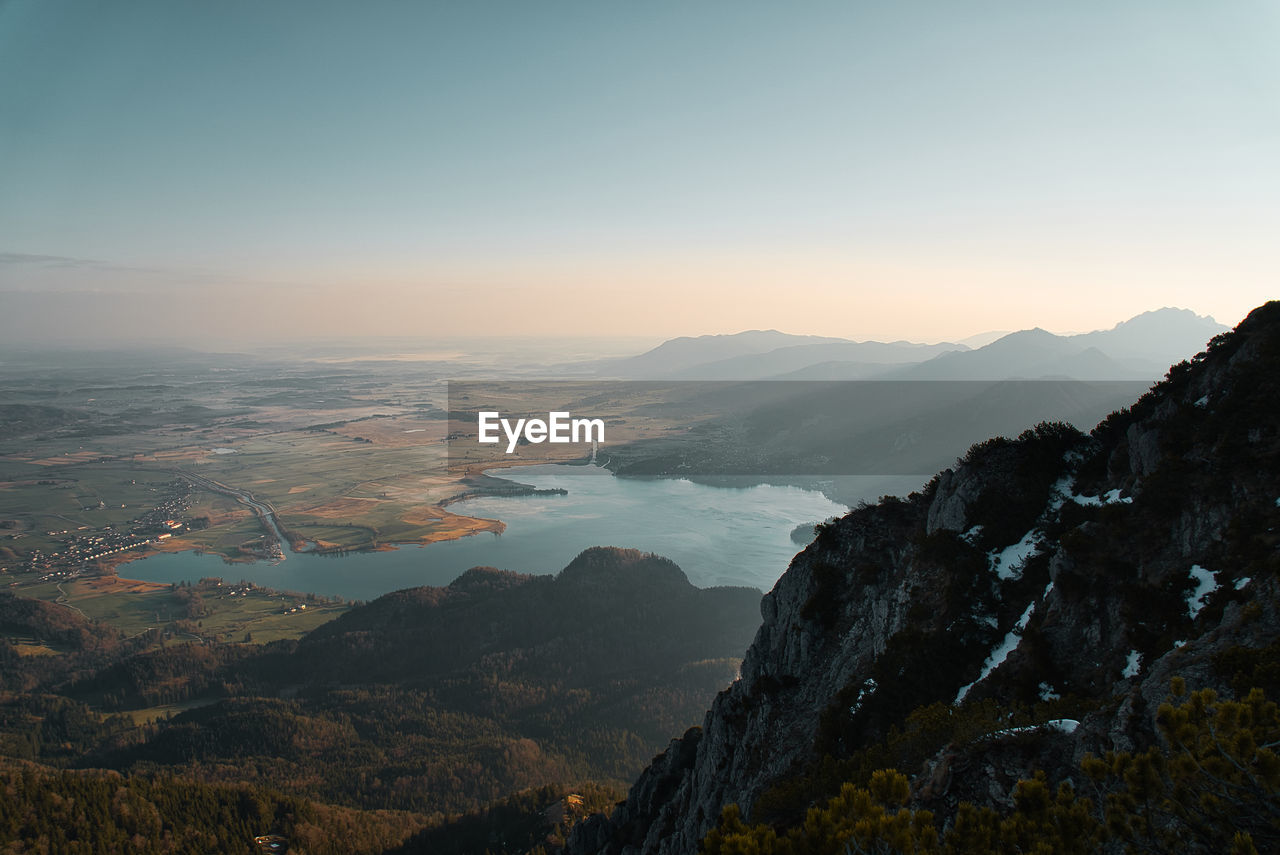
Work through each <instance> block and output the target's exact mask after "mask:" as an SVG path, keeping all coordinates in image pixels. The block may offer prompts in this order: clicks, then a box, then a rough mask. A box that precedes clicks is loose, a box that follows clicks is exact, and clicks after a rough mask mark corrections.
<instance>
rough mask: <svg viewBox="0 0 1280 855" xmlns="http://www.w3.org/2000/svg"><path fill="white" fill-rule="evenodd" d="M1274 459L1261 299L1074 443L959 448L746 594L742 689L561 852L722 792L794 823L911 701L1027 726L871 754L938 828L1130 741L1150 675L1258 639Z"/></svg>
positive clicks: (1279, 379)
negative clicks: (1029, 781)
mask: <svg viewBox="0 0 1280 855" xmlns="http://www.w3.org/2000/svg"><path fill="white" fill-rule="evenodd" d="M1278 464H1280V303H1269V304H1267V305H1266V306H1263V307H1261V308H1259V309H1257V310H1256V311H1254V312H1253V313H1252V314H1251V315H1250V316H1249V317H1248V318H1247V319H1246V320H1245V321H1244V322H1242V323H1241V325H1240V326H1239V327H1238V328H1237V329H1236V330H1235V331H1233V332H1230V333H1226V334H1224V335H1221V336H1218V337H1216V338H1215V339H1214V340H1213V341H1212V342H1210V344H1209V347H1208V349H1207V350H1206V351H1205V352H1204V353H1202V354H1200V355H1199V356H1197V357H1196V358H1195V359H1194V360H1192V361H1191V362H1189V363H1182V364H1180V365H1177V366H1174V368H1172V369H1171V370H1170V372H1169V375H1168V376H1167V378H1166V379H1165V380H1164V381H1162V382H1161V383H1159V384H1157V385H1156V386H1155V387H1153V389H1152V390H1151V391H1150V392H1149V393H1148V394H1146V395H1145V396H1144V397H1142V398H1141V399H1140V400H1139V401H1137V402H1136V403H1135V404H1134V405H1133V406H1132V407H1130V408H1128V409H1126V410H1123V411H1120V412H1117V413H1115V414H1113V415H1112V416H1110V417H1109V418H1107V419H1106V420H1105V421H1103V422H1102V423H1101V424H1100V425H1098V426H1097V427H1096V428H1095V429H1094V430H1093V431H1092V433H1091V434H1089V435H1084V434H1081V433H1080V432H1078V431H1076V430H1075V429H1073V428H1071V427H1069V426H1066V425H1041V426H1040V427H1038V428H1037V429H1035V430H1033V431H1028V432H1027V433H1025V434H1023V435H1022V436H1021V437H1019V438H1017V439H1014V440H1009V439H995V440H991V441H988V442H985V443H982V444H980V445H977V446H974V448H973V449H971V450H970V452H969V454H968V455H967V456H966V457H965V458H964V459H963V460H961V461H958V463H957V465H956V466H955V467H953V468H951V469H948V470H946V471H944V472H942V473H941V474H940V475H938V476H937V477H936V478H934V479H933V480H932V481H931V482H930V483H929V484H928V485H927V486H925V487H924V488H923V489H922V490H921V491H919V492H918V493H913V494H912V495H910V496H908V497H907V498H905V499H886V500H883V501H882V502H881V503H879V504H877V505H874V506H869V507H862V508H859V509H857V510H854V511H852V512H851V513H849V514H848V515H847V516H845V517H844V518H843V519H840V520H838V521H836V522H833V523H831V524H828V525H826V526H823V527H822V528H821V530H820V531H819V533H818V535H817V537H816V538H815V540H814V541H813V543H812V544H810V545H809V546H808V548H806V549H805V550H804V551H803V552H802V553H800V554H799V555H797V556H796V558H795V559H794V560H793V561H792V563H791V566H790V567H789V569H788V570H787V572H786V574H785V575H784V576H783V577H782V578H781V579H780V580H779V581H778V583H777V585H776V586H775V588H774V589H773V590H772V591H771V592H770V593H769V594H767V595H766V596H765V598H764V600H763V602H762V605H761V611H762V614H763V624H762V626H761V627H760V629H759V631H758V633H757V635H756V637H755V640H754V642H753V643H752V645H751V647H750V649H749V650H748V652H747V655H746V658H745V660H744V662H743V665H742V670H741V677H740V679H738V680H737V682H735V683H734V684H733V685H732V686H731V687H730V688H729V689H727V690H726V691H724V692H722V693H721V694H720V695H719V697H718V698H717V699H716V700H715V702H714V705H713V706H712V708H711V710H710V711H709V712H708V713H707V715H706V718H705V721H704V724H703V726H702V727H701V728H695V729H693V730H690V731H689V732H688V733H686V734H685V735H684V736H683V737H682V738H680V739H677V740H674V741H673V742H672V743H671V745H670V747H669V748H668V750H667V751H666V752H665V753H664V754H662V755H660V756H658V757H657V758H655V760H654V762H653V764H652V765H651V766H650V767H649V769H648V770H646V772H645V773H644V774H643V775H642V776H641V778H640V779H639V780H638V781H637V782H636V784H635V785H634V787H633V788H632V790H631V792H630V795H629V797H628V798H627V800H626V802H625V803H622V804H621V805H619V806H618V807H617V809H616V810H615V811H614V812H613V814H612V815H611V816H609V817H605V816H603V815H600V816H596V817H593V818H591V819H589V820H588V821H586V822H584V823H582V824H581V825H580V826H579V827H578V828H577V830H576V831H575V834H574V837H573V839H572V841H571V845H570V848H571V851H573V852H575V853H580V855H585V853H594V852H602V853H639V852H643V853H663V855H668V854H669V855H675V854H676V853H693V852H695V851H697V848H698V842H699V840H700V839H701V838H702V837H703V835H705V833H706V832H707V831H708V830H709V829H710V828H711V827H713V826H714V825H715V823H716V822H717V820H718V818H719V816H720V814H721V811H722V809H723V808H724V807H725V806H726V805H728V804H730V803H735V804H737V805H739V807H740V808H741V810H742V812H743V815H744V816H745V817H746V818H748V819H749V820H755V821H760V820H762V819H763V820H769V821H772V820H775V819H776V820H779V821H783V822H785V821H786V820H787V819H788V818H790V819H792V820H794V819H795V817H796V815H797V813H802V812H803V810H804V808H805V807H806V806H807V805H808V804H812V803H814V802H816V801H818V800H819V799H820V798H821V797H823V796H824V795H829V794H830V793H829V791H824V789H823V787H824V779H825V778H830V776H831V774H832V773H831V772H830V770H832V769H835V770H845V771H847V770H849V769H852V768H854V766H855V765H856V762H857V758H858V757H860V756H862V755H863V754H865V753H866V752H868V751H869V750H870V748H871V747H872V746H876V745H885V744H890V743H892V740H894V739H897V740H898V742H896V743H892V744H901V743H902V741H903V740H902V739H901V738H900V734H901V733H902V731H903V729H904V728H905V729H907V730H910V728H908V727H907V725H906V724H905V723H906V722H907V721H908V717H909V716H912V715H913V713H914V715H915V718H913V719H911V721H914V722H919V721H922V720H923V716H924V715H925V712H927V711H930V710H932V713H931V714H932V715H934V716H935V717H937V716H941V717H943V718H946V717H951V718H953V719H957V720H959V719H960V718H963V717H964V716H966V715H968V716H969V718H970V719H973V718H974V714H972V713H969V712H966V711H973V710H980V709H992V710H1000V711H1001V712H1000V713H998V714H997V715H996V719H998V718H999V716H1001V715H1005V713H1004V712H1003V711H1004V710H1021V711H1023V719H1022V720H1026V721H1030V722H1031V724H1029V725H1028V726H1027V727H1029V728H1030V730H1029V731H1028V730H1021V731H1020V734H1021V735H1023V736H1025V734H1026V733H1028V732H1031V733H1034V735H1035V737H1036V738H1034V739H1028V738H1019V739H1016V740H1015V739H1007V738H1003V737H1002V734H1003V733H1006V731H1001V730H998V729H997V728H996V727H995V726H994V725H992V726H991V727H989V728H988V732H986V733H982V734H970V735H969V737H968V738H965V739H957V738H956V736H955V732H954V729H953V730H952V731H945V729H944V730H940V731H939V732H947V733H948V735H947V737H946V738H945V739H942V738H939V740H938V741H937V744H928V741H927V731H928V729H927V728H923V727H917V731H918V732H919V733H925V734H926V735H925V736H920V737H919V738H918V739H917V743H918V744H916V745H914V747H913V750H914V751H915V754H914V755H912V754H911V753H910V752H906V753H899V754H898V755H892V754H885V755H883V756H884V757H886V758H888V761H889V762H890V763H893V762H897V763H899V764H905V763H907V762H908V760H904V759H903V758H910V757H914V760H913V761H911V762H914V763H915V766H914V767H910V768H903V771H904V772H907V773H909V774H910V775H911V776H912V804H913V806H925V807H929V808H930V809H932V810H934V811H935V813H937V814H939V815H940V816H942V817H943V818H944V819H945V817H946V816H947V815H948V812H949V811H954V809H955V807H956V805H957V804H958V803H959V802H960V801H961V800H967V801H975V802H978V803H985V804H990V805H992V806H997V807H998V806H1000V805H1001V804H1007V803H1008V801H1009V798H1010V789H1011V787H1012V785H1013V783H1014V782H1015V781H1017V780H1018V778H1019V777H1024V776H1026V775H1028V774H1030V772H1031V771H1032V769H1036V768H1039V769H1045V770H1047V771H1048V772H1049V773H1050V774H1051V775H1052V774H1054V773H1055V772H1058V773H1063V774H1065V773H1066V771H1067V770H1069V769H1070V768H1072V764H1075V763H1078V762H1079V760H1080V758H1081V757H1082V756H1083V755H1084V753H1085V752H1086V751H1095V752H1097V751H1105V750H1108V749H1120V750H1124V749H1129V748H1131V747H1134V746H1137V745H1142V744H1145V743H1147V742H1150V741H1151V739H1152V738H1153V724H1152V717H1153V713H1154V710H1155V707H1156V705H1158V704H1159V703H1160V701H1161V700H1163V699H1164V698H1165V697H1166V695H1167V693H1168V688H1169V680H1170V678H1171V676H1173V675H1175V674H1177V675H1182V676H1184V677H1185V678H1186V679H1187V681H1188V683H1190V684H1192V685H1194V686H1197V687H1199V686H1212V687H1216V688H1218V689H1220V690H1222V691H1224V692H1226V693H1230V691H1231V690H1232V685H1233V680H1236V679H1237V678H1239V676H1240V675H1239V673H1238V671H1239V669H1240V668H1241V667H1245V666H1246V665H1247V664H1248V662H1249V661H1252V660H1249V657H1248V656H1243V658H1242V654H1241V651H1246V652H1247V651H1258V650H1262V649H1265V648H1267V647H1268V645H1272V644H1273V643H1274V642H1275V641H1276V638H1277V632H1276V631H1277V617H1276V616H1277V614H1280V612H1278V611H1277V608H1276V606H1277V603H1276V599H1277V594H1278V591H1277V578H1278V577H1277V571H1278V570H1280V553H1278V552H1277V543H1278V538H1277V535H1276V533H1275V532H1276V528H1277V526H1280V465H1278ZM1242 662H1244V663H1245V665H1241V664H1240V663H1242ZM1232 663H1235V664H1234V665H1233V664H1232ZM1233 668H1234V669H1235V670H1234V671H1233ZM1256 671H1257V669H1255V672H1256ZM1254 676H1258V674H1257V673H1255V674H1254ZM1264 676H1265V675H1264ZM1273 676H1274V675H1273ZM1255 682H1257V681H1255ZM983 705H985V706H983ZM977 718H978V719H981V716H977ZM920 757H923V758H924V762H923V763H920V762H919V759H920ZM842 764H843V765H842Z"/></svg>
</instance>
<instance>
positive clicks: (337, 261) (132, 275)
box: [0, 0, 1280, 343]
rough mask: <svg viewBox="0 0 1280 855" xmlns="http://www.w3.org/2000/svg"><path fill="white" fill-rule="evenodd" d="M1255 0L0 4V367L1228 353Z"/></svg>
mask: <svg viewBox="0 0 1280 855" xmlns="http://www.w3.org/2000/svg"><path fill="white" fill-rule="evenodd" d="M1278 44H1280V4H1277V3H1275V2H1274V0H1221V2H1185V0H1107V2H1098V1H1097V0H1080V2H1073V3H1048V2H1038V0H1033V2H1027V0H1019V2H981V0H975V2H966V3H955V2H946V0H941V1H940V2H923V0H904V2H894V3H870V2H858V0H845V2H822V0H816V1H815V2H805V3H776V2H771V3H760V2H752V1H751V0H732V2H729V1H728V0H726V1H725V2H711V0H705V1H704V2H698V1H697V0H683V2H665V0H647V1H646V2H622V0H612V1H610V0H593V2H570V0H546V2H529V0H510V2H503V1H502V0H467V2H463V0H457V2H445V0H440V1H439V2H426V0H423V1H422V2H404V0H396V2H378V0H369V2H358V3H357V2H350V3H327V2H322V1H321V0H303V1H302V2H293V0H273V2H266V3H264V2H260V0H255V2H236V0H220V2H217V3H206V2H182V0H158V2H142V0H135V1H134V2H131V0H117V2H88V0H85V2H72V0H66V2H62V1H61V0H0V336H2V337H3V338H4V339H6V340H9V341H25V340H33V341H49V342H75V341H95V342H97V341H115V340H126V341H131V340H142V339H156V340H161V339H173V340H180V341H186V342H195V343H200V342H217V341H241V342H247V343H253V342H279V341H286V342H287V341H289V340H293V339H299V338H311V339H324V338H337V337H342V336H366V335H392V336H423V337H426V338H430V337H439V336H446V335H447V336H467V335H486V334H487V335H527V336H545V337H550V338H555V337H566V338H567V337H574V336H605V337H608V336H618V337H622V336H640V337H664V336H673V335H697V334H704V333H728V332H736V331H739V330H743V329H755V328H777V329H782V330H785V331H788V332H795V333H811V334H821V335H835V336H845V337H850V338H857V339H869V338H874V339H899V338H906V339H912V340H927V341H937V340H956V339H959V338H962V337H965V336H969V335H972V334H974V333H979V332H982V331H984V330H991V329H1020V328H1028V327H1032V326H1041V327H1045V328H1047V329H1051V330H1055V331H1066V330H1089V329H1097V328H1104V327H1110V326H1112V325H1114V324H1115V323H1117V322H1118V321H1121V320H1124V319H1126V318H1128V317H1131V316H1133V315H1135V314H1138V313H1140V312H1142V311H1145V310H1149V309H1155V308H1159V307H1162V306H1178V307H1182V308H1189V309H1192V310H1194V311H1196V312H1197V313H1199V314H1209V315H1213V316H1214V317H1215V318H1217V319H1218V320H1219V321H1221V322H1223V323H1227V324H1235V323H1236V322H1238V321H1239V320H1240V318H1242V317H1243V316H1244V315H1245V314H1246V313H1247V312H1248V311H1249V310H1250V309H1251V308H1253V307H1254V306H1256V305H1258V304H1260V303H1262V302H1264V301H1265V300H1267V299H1269V298H1271V297H1274V296H1276V294H1277V291H1278V290H1280V289H1277V287H1276V283H1277V281H1280V278H1278V276H1277V274H1280V241H1277V240H1276V237H1275V236H1276V235H1277V234H1280V157H1277V154H1278V153H1280V51H1278V50H1276V45H1278Z"/></svg>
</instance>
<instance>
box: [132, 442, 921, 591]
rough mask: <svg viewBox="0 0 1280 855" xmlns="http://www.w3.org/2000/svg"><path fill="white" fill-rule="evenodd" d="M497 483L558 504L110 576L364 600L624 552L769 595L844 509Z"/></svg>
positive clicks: (499, 504)
mask: <svg viewBox="0 0 1280 855" xmlns="http://www.w3.org/2000/svg"><path fill="white" fill-rule="evenodd" d="M506 473H511V474H510V476H509V477H511V479H512V480H518V481H519V482H520V483H522V484H529V485H532V486H534V487H537V488H540V489H553V488H563V489H565V490H567V491H568V494H567V495H538V496H521V497H485V498H476V499H469V500H467V501H465V502H458V503H457V504H454V505H451V506H450V508H449V510H451V511H454V512H455V513H459V514H465V515H468V516H477V517H489V518H494V519H500V520H502V521H503V522H505V523H506V524H507V528H506V531H505V532H504V533H502V534H501V535H493V534H477V535H472V536H470V537H464V538H462V539H460V540H452V541H446V542H443V543H433V544H430V545H427V546H402V547H401V548H399V549H396V550H394V551H387V552H364V553H348V554H346V555H342V556H328V557H326V556H322V555H311V554H307V553H298V552H291V553H289V557H288V560H286V561H284V562H282V563H279V564H268V563H257V564H235V565H231V564H226V563H224V562H223V561H222V559H221V558H220V557H218V556H216V555H198V554H196V553H194V552H174V553H164V554H160V555H154V556H151V557H149V558H145V559H141V560H139V561H134V562H131V563H129V564H127V565H125V566H123V567H121V568H120V575H122V576H125V577H128V578H131V579H142V580H145V581H151V582H177V581H183V580H187V581H195V580H196V579H199V578H201V577H204V576H221V577H223V578H225V579H228V580H238V579H246V580H248V581H250V582H253V583H254V584H257V585H263V586H266V587H271V588H278V589H281V590H292V591H307V592H313V593H316V594H322V595H326V596H340V597H346V598H348V599H361V600H369V599H373V598H374V597H377V596H379V595H381V594H385V593H387V592H388V591H394V590H397V589H399V588H409V587H413V586H416V585H447V584H448V583H449V582H451V581H453V580H454V579H455V578H457V577H458V576H459V575H460V574H461V573H462V572H463V571H465V570H467V569H468V568H470V567H475V566H477V565H489V566H493V567H500V568H503V569H506V570H517V571H520V572H524V573H555V572H558V571H559V570H561V569H562V568H563V567H564V566H565V565H566V564H568V563H569V562H570V561H572V560H573V558H574V556H576V555H577V554H578V553H579V552H581V551H582V550H584V549H586V548H587V547H590V546H623V547H633V548H636V549H640V550H644V551H646V552H655V553H658V554H659V555H664V556H666V557H668V558H670V559H672V560H673V561H675V562H676V563H677V564H679V565H680V566H681V568H683V569H684V571H685V573H686V574H688V576H689V579H690V581H692V582H693V583H694V584H695V585H699V586H701V587H708V586H711V585H750V586H752V587H756V588H760V589H762V590H768V589H769V588H771V587H773V583H774V582H775V581H776V580H777V578H778V577H779V576H781V575H782V573H783V572H784V571H785V570H786V569H787V564H788V562H790V560H791V557H792V556H793V555H795V553H796V552H797V551H798V549H799V546H798V545H797V544H796V543H794V542H793V541H792V540H791V536H790V535H791V531H792V529H794V528H795V527H796V526H797V525H799V524H801V523H811V522H815V521H818V520H824V519H827V518H828V517H832V516H838V515H840V514H843V513H844V512H845V511H846V510H847V509H846V508H845V506H843V505H839V504H836V503H835V502H833V501H831V500H830V499H828V498H827V497H826V496H824V495H822V494H821V493H818V492H814V491H811V490H803V489H800V488H798V487H781V486H772V485H757V486H751V487H745V488H726V487H712V486H707V485H704V484H695V483H692V482H690V481H684V480H678V479H654V480H640V479H632V478H615V477H613V475H612V474H610V473H609V472H608V470H605V469H601V468H598V467H594V466H561V465H551V464H547V465H540V466H528V467H522V468H520V469H519V470H518V471H514V472H512V470H506ZM506 473H494V474H506ZM911 486H916V485H915V484H911Z"/></svg>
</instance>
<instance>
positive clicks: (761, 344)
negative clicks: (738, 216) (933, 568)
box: [595, 308, 1227, 380]
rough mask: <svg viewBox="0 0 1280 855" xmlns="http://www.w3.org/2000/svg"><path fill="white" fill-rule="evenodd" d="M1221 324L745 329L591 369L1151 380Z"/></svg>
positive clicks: (1173, 320)
mask: <svg viewBox="0 0 1280 855" xmlns="http://www.w3.org/2000/svg"><path fill="white" fill-rule="evenodd" d="M1226 329H1227V328H1226V327H1225V326H1223V325H1222V324H1219V323H1217V322H1216V321H1214V320H1213V319H1212V318H1209V317H1201V316H1199V315H1196V314H1195V313H1194V312H1191V311H1189V310H1186V309H1173V308H1164V309H1158V310H1155V311H1150V312H1144V313H1143V314H1141V315H1138V316H1136V317H1133V318H1130V319H1129V320H1127V321H1124V322H1122V323H1119V324H1117V325H1116V326H1114V327H1112V328H1111V329H1109V330H1098V331H1095V332H1089V333H1081V334H1078V335H1065V336H1064V335H1055V334H1053V333H1050V332H1047V331H1046V330H1042V329H1039V328H1037V329H1032V330H1023V331H1019V332H1013V333H1009V334H1007V335H1003V336H1001V337H999V338H997V339H996V340H995V341H992V342H990V343H987V344H983V346H981V347H977V348H970V347H968V346H966V345H965V344H960V343H946V342H944V343H939V344H917V343H913V342H907V341H895V342H876V341H863V342H858V341H850V340H847V339H838V338H821V337H818V336H797V335H789V334H786V333H781V332H778V331H777V330H752V331H748V332H742V333H737V334H734V335H704V336H698V337H696V338H689V337H685V338H676V339H671V340H669V341H666V342H664V343H662V344H660V345H659V346H657V347H655V348H654V349H652V350H649V351H647V352H645V353H642V354H639V355H637V356H633V357H628V358H625V359H620V360H613V361H610V362H606V363H598V364H596V366H595V370H596V371H598V372H599V373H600V374H601V375H605V376H611V377H618V378H625V379H643V380H870V379H893V380H900V379H901V380H908V379H910V380H1006V379H1025V380H1039V379H1074V380H1135V379H1145V380H1155V379H1158V378H1159V377H1160V376H1161V375H1163V373H1164V371H1165V369H1166V368H1167V367H1168V366H1169V365H1171V364H1173V363H1175V362H1179V361H1181V360H1183V359H1186V358H1188V357H1190V356H1191V355H1192V354H1194V353H1196V352H1197V351H1198V350H1199V349H1200V348H1201V347H1202V346H1203V345H1204V343H1205V342H1206V341H1208V340H1209V339H1210V338H1212V337H1213V336H1215V335H1217V334H1219V333H1221V332H1223V331H1225V330H1226ZM977 340H981V338H979V339H977Z"/></svg>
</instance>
